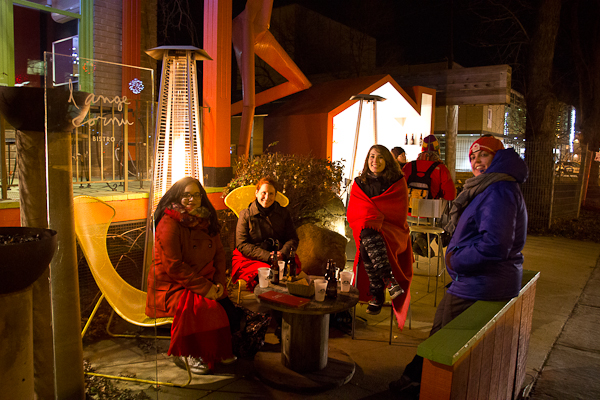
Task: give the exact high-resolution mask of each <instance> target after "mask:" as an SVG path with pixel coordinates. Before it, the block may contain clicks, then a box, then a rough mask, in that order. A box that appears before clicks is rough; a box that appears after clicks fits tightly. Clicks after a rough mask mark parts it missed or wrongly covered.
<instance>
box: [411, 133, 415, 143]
mask: <svg viewBox="0 0 600 400" xmlns="http://www.w3.org/2000/svg"><path fill="white" fill-rule="evenodd" d="M410 144H415V134H414V133H413V134H412V135H411V136H410Z"/></svg>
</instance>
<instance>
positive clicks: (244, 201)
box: [225, 185, 290, 304]
mask: <svg viewBox="0 0 600 400" xmlns="http://www.w3.org/2000/svg"><path fill="white" fill-rule="evenodd" d="M254 199H256V185H248V186H240V187H239V188H237V189H234V190H233V191H231V192H230V193H229V194H228V195H227V196H226V197H225V205H226V206H227V207H229V208H230V209H231V211H233V213H234V214H235V216H236V217H238V218H239V217H240V212H241V211H242V210H243V209H245V208H248V205H249V204H250V203H252V202H253V201H254ZM275 201H277V202H278V203H279V205H281V206H282V207H287V206H288V204H290V199H288V198H287V197H286V196H285V195H284V194H283V193H281V192H277V195H276V196H275ZM230 283H231V278H229V282H227V286H229V284H230ZM242 283H243V284H244V287H245V286H246V283H247V282H246V281H245V280H243V279H238V280H237V281H236V282H234V285H235V284H237V303H238V304H241V303H240V299H241V295H242Z"/></svg>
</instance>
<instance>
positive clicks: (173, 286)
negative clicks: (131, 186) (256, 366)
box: [146, 177, 239, 374]
mask: <svg viewBox="0 0 600 400" xmlns="http://www.w3.org/2000/svg"><path fill="white" fill-rule="evenodd" d="M155 221H156V234H155V246H154V259H153V263H152V267H151V268H150V271H149V273H148V294H147V301H146V314H147V315H148V316H150V317H152V318H161V317H174V320H173V325H172V328H171V345H170V347H169V352H168V354H169V355H174V356H175V358H174V361H175V363H176V364H177V365H178V366H180V367H184V368H185V361H186V357H187V362H188V364H189V365H190V369H191V371H192V372H193V373H195V374H206V373H208V372H209V371H210V369H211V368H212V367H213V364H214V363H215V362H223V361H224V362H229V361H233V360H235V357H234V356H233V353H232V347H231V345H232V343H231V331H232V330H233V331H235V330H237V328H238V327H239V316H237V315H236V311H235V306H234V305H233V303H232V302H231V300H230V299H229V298H228V297H227V290H226V276H225V252H224V250H223V245H222V243H221V237H220V234H219V231H220V228H221V226H220V225H219V221H218V219H217V213H216V211H215V208H214V207H213V206H212V204H211V203H210V201H209V200H208V197H207V196H206V191H205V190H204V188H203V187H202V185H201V184H200V182H199V181H198V180H197V179H195V178H191V177H186V178H183V179H180V180H179V181H177V182H176V183H175V184H174V185H173V186H172V187H171V188H170V189H169V190H168V191H167V192H166V193H165V194H164V196H163V197H162V199H161V200H160V202H159V203H158V206H157V208H156V212H155Z"/></svg>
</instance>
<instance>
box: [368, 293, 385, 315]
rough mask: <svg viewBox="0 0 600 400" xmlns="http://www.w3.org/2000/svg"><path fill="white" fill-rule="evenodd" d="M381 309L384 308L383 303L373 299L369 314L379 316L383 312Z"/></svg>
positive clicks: (370, 303) (369, 306) (375, 298)
mask: <svg viewBox="0 0 600 400" xmlns="http://www.w3.org/2000/svg"><path fill="white" fill-rule="evenodd" d="M381 307H383V301H382V300H379V299H378V298H377V297H373V299H372V300H371V301H370V302H369V305H368V306H367V314H371V315H377V314H379V313H380V312H381Z"/></svg>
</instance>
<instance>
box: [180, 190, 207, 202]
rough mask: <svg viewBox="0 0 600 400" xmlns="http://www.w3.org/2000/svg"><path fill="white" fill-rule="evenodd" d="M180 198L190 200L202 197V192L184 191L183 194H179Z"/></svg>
mask: <svg viewBox="0 0 600 400" xmlns="http://www.w3.org/2000/svg"><path fill="white" fill-rule="evenodd" d="M181 198H182V199H185V200H188V201H189V200H191V199H192V198H194V199H201V198H202V193H200V192H198V193H184V194H183V196H181Z"/></svg>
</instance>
